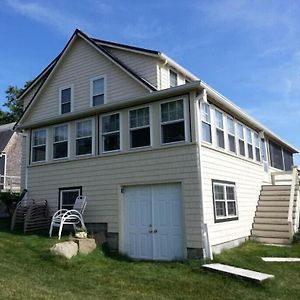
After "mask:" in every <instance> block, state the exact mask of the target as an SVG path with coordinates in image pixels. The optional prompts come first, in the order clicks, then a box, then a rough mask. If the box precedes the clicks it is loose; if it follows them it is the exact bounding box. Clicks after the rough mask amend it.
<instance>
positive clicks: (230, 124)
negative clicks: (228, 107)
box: [227, 116, 236, 153]
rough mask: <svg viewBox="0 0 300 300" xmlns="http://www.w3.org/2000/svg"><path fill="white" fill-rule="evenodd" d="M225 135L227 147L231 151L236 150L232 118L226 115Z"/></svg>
mask: <svg viewBox="0 0 300 300" xmlns="http://www.w3.org/2000/svg"><path fill="white" fill-rule="evenodd" d="M227 137H228V149H229V151H231V152H234V153H235V152H236V148H235V128H234V120H233V118H231V117H229V116H227Z"/></svg>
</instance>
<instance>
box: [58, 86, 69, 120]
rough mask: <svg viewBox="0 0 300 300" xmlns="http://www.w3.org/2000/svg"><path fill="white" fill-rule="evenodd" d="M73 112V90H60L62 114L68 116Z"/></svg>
mask: <svg viewBox="0 0 300 300" xmlns="http://www.w3.org/2000/svg"><path fill="white" fill-rule="evenodd" d="M71 110H72V88H71V87H68V88H65V89H61V90H60V113H61V114H66V113H69V112H71Z"/></svg>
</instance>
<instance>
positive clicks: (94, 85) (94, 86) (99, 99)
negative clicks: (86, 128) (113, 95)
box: [91, 77, 105, 106]
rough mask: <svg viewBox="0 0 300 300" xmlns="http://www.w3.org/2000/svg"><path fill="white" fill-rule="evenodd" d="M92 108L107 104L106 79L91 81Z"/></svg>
mask: <svg viewBox="0 0 300 300" xmlns="http://www.w3.org/2000/svg"><path fill="white" fill-rule="evenodd" d="M91 92H92V99H91V100H92V103H91V104H92V106H98V105H102V104H104V103H105V99H104V98H105V78H104V77H101V78H96V79H94V80H92V81H91Z"/></svg>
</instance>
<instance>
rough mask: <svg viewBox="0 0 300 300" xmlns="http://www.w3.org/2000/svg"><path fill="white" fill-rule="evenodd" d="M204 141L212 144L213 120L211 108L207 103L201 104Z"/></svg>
mask: <svg viewBox="0 0 300 300" xmlns="http://www.w3.org/2000/svg"><path fill="white" fill-rule="evenodd" d="M201 119H202V140H203V141H205V142H208V143H211V141H212V139H211V118H210V107H209V105H208V104H207V103H205V102H202V103H201Z"/></svg>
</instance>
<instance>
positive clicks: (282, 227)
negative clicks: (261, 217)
mask: <svg viewBox="0 0 300 300" xmlns="http://www.w3.org/2000/svg"><path fill="white" fill-rule="evenodd" d="M253 230H263V231H276V232H288V231H289V225H288V224H261V223H254V224H253Z"/></svg>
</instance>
